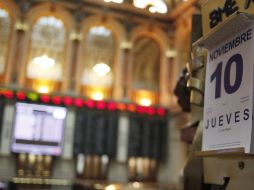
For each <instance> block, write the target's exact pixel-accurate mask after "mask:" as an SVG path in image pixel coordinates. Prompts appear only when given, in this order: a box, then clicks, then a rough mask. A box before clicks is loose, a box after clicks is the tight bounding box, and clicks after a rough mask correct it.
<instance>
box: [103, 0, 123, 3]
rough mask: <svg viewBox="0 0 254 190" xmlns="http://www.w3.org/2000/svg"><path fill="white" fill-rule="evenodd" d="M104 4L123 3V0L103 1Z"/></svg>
mask: <svg viewBox="0 0 254 190" xmlns="http://www.w3.org/2000/svg"><path fill="white" fill-rule="evenodd" d="M104 1H105V2H107V3H109V2H113V3H123V0H104Z"/></svg>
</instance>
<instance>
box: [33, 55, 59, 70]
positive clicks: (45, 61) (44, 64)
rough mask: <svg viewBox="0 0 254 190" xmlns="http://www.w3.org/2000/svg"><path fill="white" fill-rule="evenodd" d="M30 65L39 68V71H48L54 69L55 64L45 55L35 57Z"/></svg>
mask: <svg viewBox="0 0 254 190" xmlns="http://www.w3.org/2000/svg"><path fill="white" fill-rule="evenodd" d="M32 63H33V64H34V65H37V66H39V67H40V68H41V69H48V68H51V67H54V66H55V64H56V62H55V60H54V59H52V58H50V57H48V56H47V55H43V56H40V57H35V58H34V59H33V60H32Z"/></svg>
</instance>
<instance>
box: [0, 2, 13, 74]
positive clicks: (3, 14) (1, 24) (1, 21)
mask: <svg viewBox="0 0 254 190" xmlns="http://www.w3.org/2000/svg"><path fill="white" fill-rule="evenodd" d="M10 33H11V18H10V16H9V13H8V11H7V10H6V9H4V8H2V7H1V5H0V75H2V74H3V73H4V71H5V66H6V61H7V55H8V46H9V39H10Z"/></svg>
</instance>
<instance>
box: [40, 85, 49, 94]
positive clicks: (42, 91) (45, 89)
mask: <svg viewBox="0 0 254 190" xmlns="http://www.w3.org/2000/svg"><path fill="white" fill-rule="evenodd" d="M38 92H39V93H42V94H46V93H49V88H48V87H47V86H40V87H39V88H38Z"/></svg>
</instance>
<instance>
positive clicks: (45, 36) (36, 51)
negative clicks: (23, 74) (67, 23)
mask: <svg viewBox="0 0 254 190" xmlns="http://www.w3.org/2000/svg"><path fill="white" fill-rule="evenodd" d="M65 35H66V34H65V27H64V24H63V22H62V21H61V20H59V19H57V18H55V17H52V16H48V17H41V18H40V19H39V20H38V21H37V22H36V23H35V25H34V26H33V31H32V35H31V44H30V51H29V58H28V61H29V63H28V69H27V71H28V72H27V77H28V78H35V79H49V80H61V79H62V67H63V63H64V50H65V42H66V40H65Z"/></svg>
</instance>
